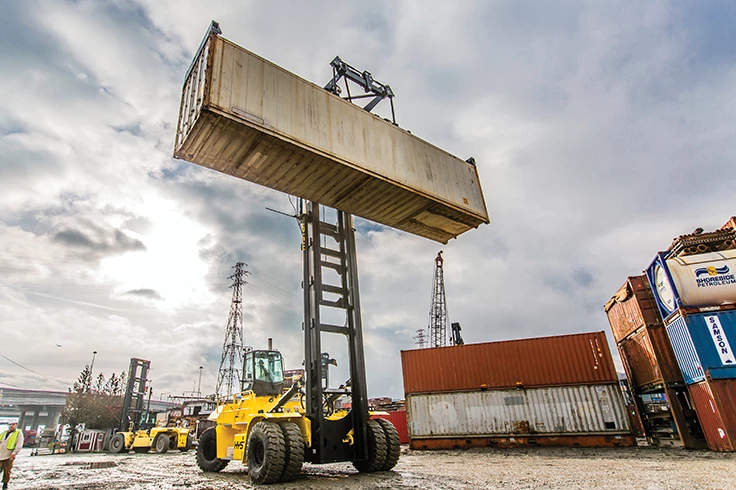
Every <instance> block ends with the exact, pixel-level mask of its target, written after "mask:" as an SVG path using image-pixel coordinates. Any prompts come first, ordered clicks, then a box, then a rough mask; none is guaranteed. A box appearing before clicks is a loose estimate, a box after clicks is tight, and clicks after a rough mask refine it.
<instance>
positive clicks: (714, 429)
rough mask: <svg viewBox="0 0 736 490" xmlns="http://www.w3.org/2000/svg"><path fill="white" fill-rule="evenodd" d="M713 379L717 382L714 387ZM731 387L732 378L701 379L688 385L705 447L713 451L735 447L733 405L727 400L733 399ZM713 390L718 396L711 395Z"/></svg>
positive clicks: (734, 393) (735, 398)
mask: <svg viewBox="0 0 736 490" xmlns="http://www.w3.org/2000/svg"><path fill="white" fill-rule="evenodd" d="M712 383H716V384H718V385H719V386H718V387H717V388H716V389H715V390H713V389H712V388H713V386H712ZM734 390H736V381H734V380H717V381H701V382H700V383H695V384H692V385H689V386H688V391H689V392H690V398H691V399H692V401H693V405H695V410H696V412H697V414H698V420H699V421H700V426H701V427H702V429H703V433H704V434H705V440H706V441H707V443H708V448H710V449H712V450H713V451H724V452H732V451H734V448H736V421H734V418H736V416H735V415H734V413H733V411H734V405H731V404H729V403H733V402H734V401H736V391H734ZM714 391H715V392H716V393H718V394H719V397H718V398H716V396H714V395H715V393H714ZM721 399H723V400H724V401H725V402H726V403H727V405H724V404H723V403H722V402H721ZM724 415H725V416H724Z"/></svg>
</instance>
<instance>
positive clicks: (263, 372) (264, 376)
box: [258, 359, 273, 383]
mask: <svg viewBox="0 0 736 490" xmlns="http://www.w3.org/2000/svg"><path fill="white" fill-rule="evenodd" d="M258 370H259V371H258V372H259V376H258V379H260V380H262V381H266V382H268V383H272V382H273V379H272V378H271V373H270V372H269V371H268V368H266V365H265V364H264V363H263V359H261V360H259V361H258Z"/></svg>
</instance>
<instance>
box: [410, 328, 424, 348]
mask: <svg viewBox="0 0 736 490" xmlns="http://www.w3.org/2000/svg"><path fill="white" fill-rule="evenodd" d="M413 338H414V340H415V341H416V344H417V346H418V347H419V348H420V349H424V348H425V347H427V334H426V333H425V332H424V329H423V328H420V329H419V330H417V334H416V335H415V336H414V337H413Z"/></svg>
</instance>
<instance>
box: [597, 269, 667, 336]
mask: <svg viewBox="0 0 736 490" xmlns="http://www.w3.org/2000/svg"><path fill="white" fill-rule="evenodd" d="M603 309H604V310H605V312H606V315H607V316H608V323H609V324H610V325H611V330H612V331H613V338H614V339H616V343H618V342H621V341H622V340H623V339H625V338H626V337H628V336H629V335H631V334H632V333H633V332H634V331H636V330H637V329H638V328H640V327H642V326H644V325H662V317H661V316H660V314H659V310H658V309H657V303H656V302H655V300H654V294H653V293H652V289H651V288H650V287H649V281H647V276H646V275H644V274H642V275H641V276H631V277H629V278H627V279H626V282H625V283H624V285H623V286H621V288H619V290H618V291H617V292H616V294H614V295H613V297H612V298H611V299H610V300H608V303H606V305H605V306H604V307H603Z"/></svg>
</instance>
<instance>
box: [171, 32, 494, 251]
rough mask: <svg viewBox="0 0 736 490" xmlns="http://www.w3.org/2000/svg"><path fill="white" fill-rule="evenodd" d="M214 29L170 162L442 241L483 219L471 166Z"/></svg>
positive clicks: (188, 85)
mask: <svg viewBox="0 0 736 490" xmlns="http://www.w3.org/2000/svg"><path fill="white" fill-rule="evenodd" d="M218 32H219V27H218V28H217V30H213V31H211V32H210V33H209V34H208V35H207V36H206V37H205V40H204V41H203V42H202V45H201V47H200V50H199V52H198V53H197V54H196V56H195V59H194V61H193V63H192V66H191V68H190V71H189V73H188V74H187V76H186V78H185V82H184V87H183V89H182V98H181V107H180V112H179V122H178V128H177V136H176V144H175V147H174V157H175V158H180V159H182V160H186V161H188V162H192V163H196V164H198V165H202V166H204V167H208V168H211V169H214V170H217V171H219V172H223V173H226V174H229V175H234V176H235V177H238V178H241V179H244V180H248V181H250V182H255V183H256V184H260V185H263V186H266V187H268V188H271V189H276V190H278V191H281V192H285V193H287V194H292V195H295V196H298V197H301V198H304V199H308V200H312V201H316V202H318V203H320V204H323V205H326V206H330V207H333V208H336V209H339V210H341V211H345V212H348V213H352V214H354V215H356V216H360V217H362V218H366V219H369V220H372V221H375V222H377V223H381V224H383V225H386V226H390V227H392V228H397V229H399V230H404V231H406V232H408V233H412V234H415V235H419V236H423V237H426V238H430V239H432V240H436V241H438V242H442V243H447V241H448V240H449V239H450V238H455V237H457V236H458V235H460V234H462V233H464V232H466V231H468V230H470V229H473V228H477V227H478V226H479V225H481V224H483V223H488V222H489V219H488V212H487V210H486V205H485V201H484V198H483V192H482V190H481V186H480V181H479V178H478V170H477V169H476V167H475V165H474V164H471V163H468V162H466V161H463V160H461V159H460V158H457V157H455V156H453V155H451V154H449V153H447V152H446V151H444V150H441V149H440V148H437V147H436V146H433V145H431V144H429V143H427V142H426V141H424V140H422V139H420V138H418V137H416V136H414V135H413V134H411V133H409V132H408V131H406V130H404V129H401V128H399V127H397V126H395V125H393V124H392V123H390V122H387V121H385V120H383V119H382V118H380V117H378V116H376V115H374V114H371V113H369V112H367V111H365V110H363V109H362V108H361V107H359V106H357V105H354V104H351V103H350V102H348V101H346V100H343V99H342V98H340V97H338V96H336V95H333V94H331V93H329V92H327V91H326V90H325V89H323V88H322V87H320V86H318V85H315V84H313V83H311V82H308V81H306V80H304V79H302V78H300V77H298V76H296V75H294V74H293V73H290V72H288V71H287V70H285V69H283V68H281V67H280V66H277V65H275V64H273V63H271V62H269V61H267V60H265V59H263V58H261V57H259V56H257V55H255V54H253V53H251V52H250V51H248V50H246V49H243V48H241V47H240V46H238V45H236V44H234V43H233V42H231V41H228V40H227V39H225V38H223V37H222V36H220V35H219V34H218ZM326 78H327V77H326Z"/></svg>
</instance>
